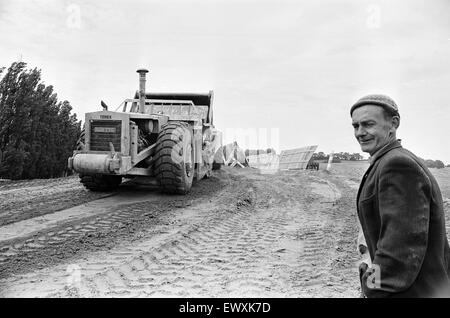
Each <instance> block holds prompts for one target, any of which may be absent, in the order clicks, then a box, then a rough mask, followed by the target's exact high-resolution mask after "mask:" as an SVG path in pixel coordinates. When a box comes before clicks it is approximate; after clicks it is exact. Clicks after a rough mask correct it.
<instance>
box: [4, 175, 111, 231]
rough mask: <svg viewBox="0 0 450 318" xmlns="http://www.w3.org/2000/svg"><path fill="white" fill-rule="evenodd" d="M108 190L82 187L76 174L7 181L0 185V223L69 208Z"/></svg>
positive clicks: (101, 194)
mask: <svg viewBox="0 0 450 318" xmlns="http://www.w3.org/2000/svg"><path fill="white" fill-rule="evenodd" d="M111 194H112V192H110V193H105V192H103V193H98V192H97V193H95V192H90V191H88V190H86V189H84V187H83V186H82V185H81V184H80V182H79V181H78V177H77V176H73V177H68V178H59V179H45V180H32V181H28V180H27V181H12V182H7V184H5V185H1V186H0V226H2V225H7V224H11V223H14V222H19V221H23V220H26V219H30V218H33V217H36V216H42V215H45V214H49V213H53V212H56V211H60V210H64V209H68V208H70V207H73V206H77V205H80V204H83V203H87V202H90V201H93V200H96V199H99V198H102V197H106V196H109V195H111Z"/></svg>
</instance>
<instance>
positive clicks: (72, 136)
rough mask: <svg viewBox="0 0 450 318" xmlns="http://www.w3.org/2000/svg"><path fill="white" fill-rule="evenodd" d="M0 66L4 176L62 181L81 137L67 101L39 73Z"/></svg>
mask: <svg viewBox="0 0 450 318" xmlns="http://www.w3.org/2000/svg"><path fill="white" fill-rule="evenodd" d="M26 66H27V64H26V63H24V62H14V63H12V64H11V66H10V67H9V68H8V69H7V70H6V68H5V67H3V68H0V78H1V80H0V178H6V179H33V178H53V177H61V176H64V175H66V174H67V173H68V170H67V158H68V157H70V155H71V154H72V151H73V149H75V145H76V142H77V139H78V137H79V136H80V133H81V121H78V120H77V116H76V114H71V111H72V106H71V105H70V103H69V102H68V101H66V100H65V101H62V102H61V101H58V98H57V94H56V93H55V92H54V91H53V86H52V85H45V84H44V83H43V82H42V81H41V70H39V69H37V68H34V69H26Z"/></svg>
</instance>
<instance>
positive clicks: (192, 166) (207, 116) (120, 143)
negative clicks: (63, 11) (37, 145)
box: [68, 69, 220, 194]
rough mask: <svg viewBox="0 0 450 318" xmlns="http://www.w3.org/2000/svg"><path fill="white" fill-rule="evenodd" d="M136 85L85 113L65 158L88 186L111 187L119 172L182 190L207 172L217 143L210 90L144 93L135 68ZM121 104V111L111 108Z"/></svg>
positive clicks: (169, 189)
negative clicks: (128, 94)
mask: <svg viewBox="0 0 450 318" xmlns="http://www.w3.org/2000/svg"><path fill="white" fill-rule="evenodd" d="M137 72H138V73H139V90H138V91H137V92H136V94H135V96H134V98H133V99H126V100H125V101H124V102H123V103H122V104H121V105H120V106H119V107H118V109H116V111H109V110H108V106H107V105H106V104H105V103H103V102H102V107H103V110H102V111H97V112H92V113H86V116H85V129H84V132H83V134H82V139H84V140H81V141H80V142H79V143H78V146H77V149H76V150H74V152H73V156H72V157H70V158H69V159H68V166H69V168H70V169H73V170H74V171H75V172H78V173H79V175H80V181H81V183H82V184H83V185H84V186H85V187H86V188H87V189H89V190H92V191H108V190H113V189H115V188H117V187H118V186H119V185H120V183H121V182H122V180H123V178H131V177H135V176H146V177H148V180H149V183H151V184H154V185H156V186H158V187H159V189H160V190H161V191H162V192H166V193H178V194H185V193H187V192H189V190H190V189H191V186H192V183H193V181H194V180H200V179H202V178H205V177H209V176H210V175H211V170H212V165H213V160H214V154H215V152H216V150H217V149H218V148H219V147H220V144H219V142H220V141H219V140H220V138H217V136H218V134H219V132H218V131H217V130H216V129H215V128H214V125H213V111H212V103H213V91H209V92H208V93H204V94H194V93H148V92H146V90H145V84H146V73H148V70H146V69H139V70H137ZM120 108H121V111H117V110H119V109H120Z"/></svg>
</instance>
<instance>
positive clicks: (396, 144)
mask: <svg viewBox="0 0 450 318" xmlns="http://www.w3.org/2000/svg"><path fill="white" fill-rule="evenodd" d="M401 141H402V140H401V139H397V140H393V141H391V142H390V143H388V144H387V145H386V146H384V147H383V148H381V149H380V150H378V151H377V152H376V153H375V154H374V155H373V156H372V157H370V158H369V161H370V165H371V166H372V165H373V164H374V163H375V161H377V160H378V159H380V158H381V157H383V156H384V155H385V154H386V153H387V152H389V151H390V150H392V149H395V148H400V147H401V146H402V145H401V143H400V142H401Z"/></svg>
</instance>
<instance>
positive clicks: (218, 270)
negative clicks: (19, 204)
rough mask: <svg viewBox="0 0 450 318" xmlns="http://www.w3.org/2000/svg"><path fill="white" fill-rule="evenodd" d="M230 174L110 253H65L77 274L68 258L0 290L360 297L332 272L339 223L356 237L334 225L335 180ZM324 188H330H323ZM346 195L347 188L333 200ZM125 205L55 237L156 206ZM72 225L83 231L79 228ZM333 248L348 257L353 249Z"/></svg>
mask: <svg viewBox="0 0 450 318" xmlns="http://www.w3.org/2000/svg"><path fill="white" fill-rule="evenodd" d="M230 173H235V175H231V176H230V177H229V180H228V185H227V187H225V188H224V189H222V191H220V192H219V193H218V198H214V199H213V200H210V202H204V201H202V202H201V203H200V204H197V205H195V204H194V205H192V206H183V207H182V208H181V209H180V210H179V212H176V211H174V209H173V206H174V205H176V204H178V203H175V204H173V205H172V207H169V209H168V210H164V213H163V214H158V215H153V219H154V220H155V222H153V223H151V224H152V229H151V230H150V234H147V235H146V234H144V235H143V237H138V238H137V240H136V241H135V243H131V244H130V242H128V243H126V244H120V245H118V246H117V244H116V246H114V244H112V245H111V249H110V250H109V251H108V252H96V253H95V254H90V255H87V258H86V259H84V260H83V259H74V260H69V261H75V262H76V263H75V265H76V266H78V269H79V271H78V272H79V276H80V279H79V280H76V281H75V282H71V281H70V279H71V278H73V277H72V276H73V275H72V274H73V273H68V270H67V268H69V267H70V265H73V264H71V263H70V262H69V263H68V262H65V263H63V264H61V265H59V266H56V267H54V268H52V269H49V270H47V272H45V270H43V271H42V272H36V273H30V274H24V275H23V276H16V277H15V278H14V279H9V280H8V279H6V280H4V281H3V283H4V284H5V292H4V293H3V294H2V295H3V296H4V295H7V296H14V295H24V294H23V293H25V292H26V295H29V296H36V295H40V296H50V297H104V296H106V297H235V296H236V297H311V296H324V295H325V296H333V295H334V296H336V293H340V294H339V296H342V295H347V296H355V295H356V296H357V291H356V286H355V284H354V282H353V281H347V280H342V275H340V274H339V273H334V272H333V270H335V269H336V270H341V271H343V268H341V267H339V266H337V265H336V264H338V265H339V264H342V263H339V262H338V261H336V260H337V259H338V258H339V257H340V256H341V254H340V251H335V247H336V245H340V242H337V243H336V237H339V236H340V237H341V238H342V239H344V237H343V234H342V232H340V231H342V230H345V231H344V234H345V235H350V236H352V235H353V233H350V232H351V228H347V227H348V226H349V225H348V224H344V225H339V224H338V223H339V222H340V220H342V219H345V220H349V219H350V218H351V216H352V214H351V213H352V212H351V211H350V210H346V209H340V208H338V205H337V204H335V203H336V202H335V201H334V200H336V198H337V197H338V196H337V194H336V192H335V191H334V190H336V189H338V188H337V187H335V188H333V186H334V185H335V183H331V185H330V184H329V183H327V182H326V181H324V179H323V178H322V177H324V176H323V175H321V174H317V175H315V174H311V173H310V172H304V171H302V172H297V173H280V174H277V175H273V176H261V175H259V174H257V173H253V172H252V171H250V172H249V171H239V170H238V171H237V172H234V171H233V172H230ZM245 175H246V176H245ZM224 176H226V174H225V173H223V174H222V177H224ZM246 178H249V180H246ZM311 183H314V184H319V185H318V186H317V187H316V188H315V189H316V192H314V191H311V187H309V185H310V184H311ZM321 185H322V186H321ZM323 186H325V187H323ZM326 187H328V190H324V189H326ZM339 188H340V187H339ZM318 189H319V190H318ZM317 191H319V193H317ZM320 191H322V192H320ZM347 199H348V197H346V196H345V195H343V196H342V197H340V198H339V199H337V200H339V201H345V200H347ZM330 202H332V203H330ZM349 205H350V203H349ZM128 208H130V209H132V211H134V212H135V214H134V215H133V213H131V214H130V215H128V216H126V214H123V213H122V214H120V216H118V217H116V219H114V218H113V215H111V216H110V217H109V218H107V220H104V219H102V218H99V219H95V220H92V221H91V220H84V221H83V222H82V223H81V224H77V225H75V224H74V225H69V226H67V227H66V228H64V229H61V231H58V232H56V233H54V235H52V237H58V238H61V237H62V238H64V236H63V234H71V233H70V231H74V232H76V233H79V232H80V230H81V229H87V230H89V228H87V226H89V225H91V226H94V227H95V225H96V224H100V221H103V222H104V224H105V226H106V225H108V224H110V223H108V222H119V223H120V222H121V220H123V219H121V218H122V217H124V218H126V217H129V218H136V214H138V213H140V214H144V213H148V210H149V209H152V208H151V207H148V206H147V207H146V206H145V203H142V204H141V205H139V204H134V205H132V208H131V207H128ZM128 208H127V207H123V209H125V210H126V209H128ZM120 209H122V208H120ZM194 211H195V212H194ZM163 216H167V217H163ZM94 221H95V222H94ZM156 221H157V222H156ZM89 222H94V223H93V224H90V223H89ZM76 226H79V228H77V229H75V227H76ZM70 227H72V228H70ZM92 230H93V231H94V229H92ZM147 230H148V229H147ZM87 233H89V232H87ZM94 233H95V231H94ZM47 234H49V233H47ZM347 239H348V237H347ZM49 240H50V239H49ZM97 240H98V238H97ZM62 241H63V242H64V240H62ZM93 242H95V240H94V241H93ZM93 242H91V244H92V243H93ZM30 243H32V242H30ZM338 247H339V248H341V249H342V252H343V253H344V254H345V255H347V254H349V253H350V254H351V253H353V254H355V252H356V251H354V250H351V251H350V250H348V249H347V248H343V247H342V246H338ZM102 249H103V250H104V249H105V246H104V245H103V248H102ZM38 250H40V249H39V248H38ZM330 255H331V256H332V259H330ZM99 260H101V261H99ZM347 265H348V264H347ZM351 270H353V267H352V268H351ZM49 271H50V272H49ZM69 272H70V271H69ZM71 275H72V276H71ZM355 275H357V273H356V274H355ZM41 280H42V281H41ZM68 280H69V282H68ZM31 281H34V282H33V283H30V282H31ZM35 282H39V283H35ZM349 286H350V287H349ZM351 286H353V287H355V290H354V291H353V290H352V289H351Z"/></svg>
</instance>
